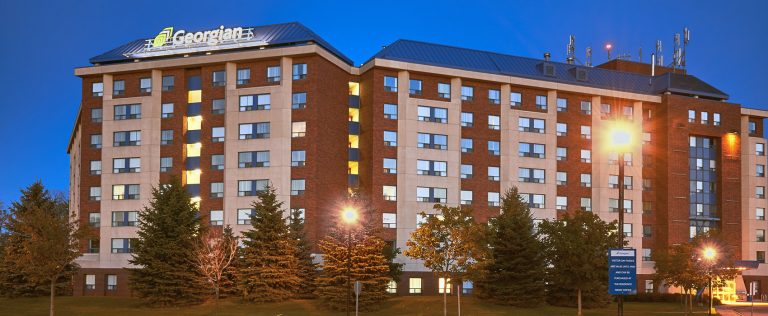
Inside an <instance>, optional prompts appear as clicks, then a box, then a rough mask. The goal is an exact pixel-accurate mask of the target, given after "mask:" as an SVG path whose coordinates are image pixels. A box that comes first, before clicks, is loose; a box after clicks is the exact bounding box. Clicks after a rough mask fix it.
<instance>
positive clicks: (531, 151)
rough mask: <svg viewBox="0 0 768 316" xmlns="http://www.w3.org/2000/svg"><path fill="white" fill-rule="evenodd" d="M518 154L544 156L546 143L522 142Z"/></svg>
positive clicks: (522, 155) (534, 156)
mask: <svg viewBox="0 0 768 316" xmlns="http://www.w3.org/2000/svg"><path fill="white" fill-rule="evenodd" d="M518 154H519V156H520V157H531V158H544V144H532V143H520V144H519V146H518Z"/></svg>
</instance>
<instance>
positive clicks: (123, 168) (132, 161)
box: [112, 158, 162, 173]
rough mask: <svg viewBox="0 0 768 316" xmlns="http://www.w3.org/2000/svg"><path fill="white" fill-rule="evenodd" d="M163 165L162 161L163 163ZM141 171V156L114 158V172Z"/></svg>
mask: <svg viewBox="0 0 768 316" xmlns="http://www.w3.org/2000/svg"><path fill="white" fill-rule="evenodd" d="M161 167H162V163H161ZM131 172H141V158H114V159H112V173H131Z"/></svg>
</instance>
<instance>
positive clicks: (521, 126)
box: [517, 117, 545, 134]
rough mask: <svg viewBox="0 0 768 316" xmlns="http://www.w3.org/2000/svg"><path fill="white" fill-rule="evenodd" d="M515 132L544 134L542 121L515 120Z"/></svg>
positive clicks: (526, 118)
mask: <svg viewBox="0 0 768 316" xmlns="http://www.w3.org/2000/svg"><path fill="white" fill-rule="evenodd" d="M517 130H518V131H521V132H530V133H539V134H544V130H545V129H544V120H542V119H533V118H528V117H521V118H518V119H517Z"/></svg>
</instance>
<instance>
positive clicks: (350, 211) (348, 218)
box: [341, 207, 357, 316]
mask: <svg viewBox="0 0 768 316" xmlns="http://www.w3.org/2000/svg"><path fill="white" fill-rule="evenodd" d="M341 219H342V220H343V221H344V224H346V227H347V316H349V305H350V304H351V301H352V294H351V291H350V289H351V288H352V226H353V225H354V224H355V223H357V210H355V209H354V208H351V207H347V208H345V209H344V210H343V211H342V212H341Z"/></svg>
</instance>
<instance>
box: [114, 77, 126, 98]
mask: <svg viewBox="0 0 768 316" xmlns="http://www.w3.org/2000/svg"><path fill="white" fill-rule="evenodd" d="M112 85H113V87H112V94H113V95H115V96H118V95H124V94H125V80H115V81H113V82H112Z"/></svg>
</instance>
